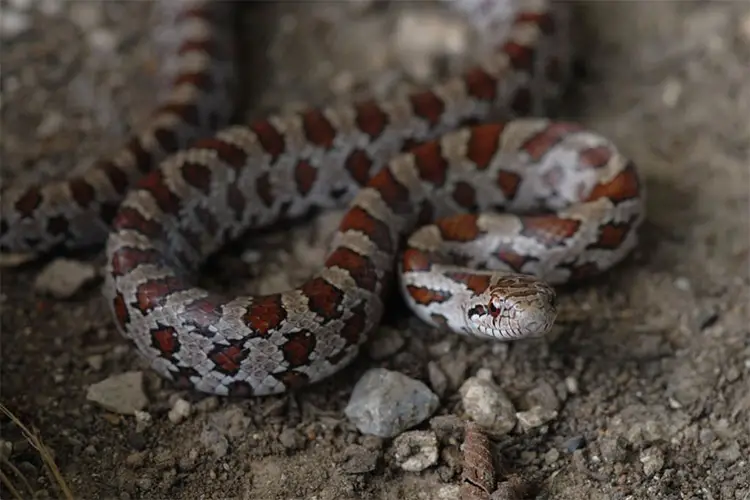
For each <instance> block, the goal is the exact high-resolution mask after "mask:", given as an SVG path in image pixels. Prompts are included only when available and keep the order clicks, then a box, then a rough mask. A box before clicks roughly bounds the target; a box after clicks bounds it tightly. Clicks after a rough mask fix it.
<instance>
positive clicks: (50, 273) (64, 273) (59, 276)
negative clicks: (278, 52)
mask: <svg viewBox="0 0 750 500" xmlns="http://www.w3.org/2000/svg"><path fill="white" fill-rule="evenodd" d="M96 276H97V272H96V268H95V267H94V266H92V265H91V264H87V263H85V262H79V261H77V260H72V259H65V258H62V259H55V260H53V261H52V262H50V263H49V264H48V265H47V266H46V267H45V268H44V269H42V271H41V272H40V273H39V274H38V275H37V277H36V279H35V280H34V289H35V290H36V291H37V292H39V293H45V294H49V295H52V296H53V297H55V298H58V299H67V298H70V297H72V296H73V295H75V294H76V293H77V292H78V291H79V290H80V289H81V288H82V287H83V286H84V285H85V284H87V283H89V282H90V281H92V280H93V279H94V278H96Z"/></svg>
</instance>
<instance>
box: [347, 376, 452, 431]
mask: <svg viewBox="0 0 750 500" xmlns="http://www.w3.org/2000/svg"><path fill="white" fill-rule="evenodd" d="M439 403H440V401H439V399H438V397H437V396H436V395H435V394H434V393H433V392H432V391H431V390H430V389H429V388H428V387H427V386H426V385H424V384H423V383H422V382H420V381H418V380H414V379H412V378H409V377H407V376H406V375H403V374H401V373H398V372H393V371H390V370H386V369H383V368H374V369H372V370H369V371H368V372H367V373H365V374H364V375H363V376H362V378H361V379H359V381H358V382H357V384H356V385H355V387H354V390H353V391H352V395H351V398H350V399H349V403H348V404H347V405H346V409H345V410H344V413H345V414H346V416H347V418H348V419H349V420H350V421H351V422H353V423H354V425H356V426H357V429H359V431H360V432H361V433H363V434H371V435H374V436H379V437H384V438H387V437H393V436H396V435H398V434H400V433H401V432H403V431H405V430H406V429H409V428H410V427H413V426H415V425H417V424H419V423H420V422H422V421H424V420H425V419H426V418H429V417H430V415H432V414H433V413H434V412H435V410H437V407H438V405H439Z"/></svg>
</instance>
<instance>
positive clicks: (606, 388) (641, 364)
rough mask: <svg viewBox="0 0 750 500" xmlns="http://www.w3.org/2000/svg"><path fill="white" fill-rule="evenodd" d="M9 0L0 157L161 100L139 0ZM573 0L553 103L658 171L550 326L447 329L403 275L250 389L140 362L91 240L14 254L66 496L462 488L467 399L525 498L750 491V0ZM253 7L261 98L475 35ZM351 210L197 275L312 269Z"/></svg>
mask: <svg viewBox="0 0 750 500" xmlns="http://www.w3.org/2000/svg"><path fill="white" fill-rule="evenodd" d="M0 6H2V9H3V15H2V16H0V34H2V43H3V45H2V53H1V54H0V64H1V67H2V94H1V95H0V99H1V106H2V113H3V115H2V116H3V123H2V124H3V136H2V141H3V142H2V166H3V182H4V183H7V182H9V181H10V180H13V181H14V182H18V181H24V180H28V179H30V178H39V177H47V176H52V175H60V174H61V173H64V172H67V171H70V170H71V169H73V168H80V167H82V166H85V165H87V164H88V163H90V162H91V161H92V160H93V159H94V158H96V156H97V155H99V154H101V153H103V152H106V151H109V150H111V149H112V148H113V147H115V146H117V145H118V144H119V143H120V141H121V140H122V138H123V137H124V135H125V134H126V133H127V132H128V130H129V127H130V126H131V125H133V124H138V123H139V122H140V121H142V120H143V119H144V118H145V117H146V116H147V113H148V111H149V109H150V108H151V106H153V105H154V103H155V96H156V93H155V92H154V88H159V82H160V78H159V76H160V73H161V71H160V70H161V66H160V64H161V59H160V57H159V52H158V50H157V51H154V50H153V47H154V46H155V45H156V46H158V43H159V37H158V36H156V35H157V34H158V33H159V30H158V29H156V28H155V27H156V26H158V23H156V22H155V21H154V19H153V18H152V17H151V16H150V12H151V9H150V8H149V5H147V4H145V3H139V2H101V3H99V2H83V1H81V2H59V1H53V0H39V1H36V2H35V1H32V0H23V1H22V0H14V1H10V0H7V1H4V2H2V1H0ZM573 8H574V9H575V10H574V12H575V14H576V15H575V18H576V21H577V26H578V29H577V30H576V31H575V39H576V40H577V43H578V46H579V48H580V58H581V61H582V62H583V70H584V71H581V72H580V73H581V74H580V76H579V79H578V82H577V88H576V91H575V92H574V93H573V95H571V96H569V98H568V101H567V104H566V111H565V115H566V116H567V117H569V118H573V119H576V120H579V121H581V122H583V123H584V124H586V125H588V126H590V127H593V128H595V129H597V130H599V131H601V132H602V133H604V134H606V135H607V136H609V137H611V138H612V139H613V140H614V141H615V142H616V143H617V144H618V145H619V146H620V147H621V149H622V150H624V151H625V152H626V153H627V154H628V155H629V156H631V157H632V158H633V159H634V160H635V161H636V162H637V164H638V165H639V168H640V169H641V171H642V175H643V178H644V181H645V184H646V186H647V189H648V193H649V201H648V220H647V223H646V225H645V227H644V230H643V237H642V242H641V245H640V247H639V249H638V251H637V252H636V255H634V256H633V258H632V259H630V260H629V261H628V262H627V263H626V264H625V265H623V266H621V267H619V268H618V269H617V270H615V271H613V272H612V273H609V274H608V275H607V276H605V277H602V278H601V279H600V280H597V281H596V282H595V283H593V284H591V285H588V286H586V287H582V288H577V289H575V290H564V291H563V292H561V302H562V313H561V316H560V320H559V325H558V327H557V328H556V330H555V332H554V334H553V335H551V336H550V337H549V338H547V339H545V340H543V341H539V342H529V343H519V344H514V345H509V346H506V345H498V344H489V345H488V344H485V343H480V342H471V341H467V340H463V339H457V338H454V337H453V336H443V335H438V334H436V333H434V332H431V331H429V330H428V329H426V328H424V327H423V326H422V325H420V324H419V322H418V321H415V320H413V319H410V318H409V315H408V313H406V312H405V311H404V310H403V308H402V307H401V306H400V304H399V303H398V301H397V300H396V301H394V305H393V307H395V308H397V309H398V311H399V313H398V314H394V315H392V316H393V317H392V318H389V321H388V324H386V325H384V326H383V328H382V329H381V331H380V332H379V334H378V336H377V338H376V339H375V340H374V341H373V342H372V343H371V344H370V345H368V346H367V349H365V353H364V354H363V355H362V356H361V357H360V359H359V360H358V361H357V362H356V363H355V364H354V365H353V366H352V367H351V368H349V369H347V370H346V371H344V372H343V373H341V374H340V375H339V376H337V377H335V378H334V379H332V380H331V381H329V382H326V383H323V384H320V385H318V386H315V387H313V388H310V389H308V390H305V391H304V392H303V393H301V394H296V395H291V396H279V397H271V398H264V399H253V400H242V401H234V400H231V401H229V400H224V399H221V400H220V399H216V398H201V397H199V396H197V395H196V394H192V393H187V392H180V391H177V390H176V389H174V388H173V387H170V386H169V384H166V383H164V382H163V381H161V380H160V379H158V378H157V377H156V376H155V375H154V374H153V373H151V372H150V371H147V370H145V371H144V370H143V366H142V365H141V364H140V363H139V361H138V360H137V358H136V355H135V354H134V352H133V349H132V348H131V347H130V346H129V345H128V344H127V343H126V342H125V341H124V340H123V339H121V338H120V337H119V336H118V335H117V333H116V332H115V329H114V327H113V324H112V321H111V319H110V317H109V314H108V312H107V311H106V309H105V308H104V307H103V301H102V299H101V297H100V294H99V290H98V280H99V279H100V278H99V277H100V273H101V265H102V256H101V255H99V254H96V253H94V254H89V255H74V256H67V257H68V260H60V259H55V258H52V259H49V260H45V261H35V262H31V263H26V264H24V265H21V266H17V265H11V264H13V263H12V262H10V261H7V260H6V261H5V265H6V267H4V268H3V271H2V278H3V279H2V295H1V296H0V301H1V303H2V306H3V307H2V366H1V368H0V369H1V374H2V398H1V401H2V403H4V404H5V405H6V406H7V407H8V408H10V409H11V410H12V411H13V412H14V413H15V414H16V415H18V416H19V417H20V418H21V419H22V420H23V421H24V422H26V423H27V424H30V425H33V426H35V427H36V428H37V429H39V432H40V434H41V436H42V437H43V439H44V440H45V442H46V443H47V444H48V445H49V446H50V448H51V449H52V450H53V451H54V454H55V457H56V460H57V464H58V466H59V468H60V470H61V471H62V473H63V475H64V476H65V478H66V479H67V481H68V483H69V484H70V486H71V488H72V489H73V491H74V492H75V495H76V498H119V499H134V498H185V499H198V498H205V499H219V498H221V499H225V498H238V499H239V498H258V499H269V500H270V499H298V498H299V499H302V498H310V499H312V498H316V499H319V500H328V499H334V498H335V499H350V498H371V499H375V498H383V499H386V498H444V499H449V498H456V493H457V487H458V484H459V481H460V474H461V469H462V457H461V451H460V445H461V442H462V440H463V431H462V425H461V422H462V420H466V419H467V418H468V417H472V418H474V419H475V420H483V421H484V422H485V423H486V424H487V425H488V426H489V427H491V428H492V429H493V432H494V436H493V440H492V443H493V444H492V450H493V453H494V455H495V457H496V458H497V459H498V460H499V461H500V462H501V463H502V464H503V470H502V471H501V477H500V480H501V481H507V480H510V481H511V482H512V483H513V484H522V485H523V486H524V487H525V490H526V491H525V494H526V496H527V497H529V498H556V499H558V498H559V499H580V498H590V499H599V498H601V499H605V498H607V499H608V498H623V499H624V498H633V499H640V498H644V499H645V498H670V499H671V498H685V499H688V498H690V499H693V498H694V499H737V500H741V499H747V498H750V479H748V478H750V437H748V436H750V390H749V388H750V329H749V327H748V316H749V313H750V311H748V304H749V303H750V294H749V293H748V290H750V288H749V287H748V284H749V279H748V258H749V257H750V254H749V249H750V243H749V239H750V236H749V235H748V218H749V213H748V202H749V200H748V191H749V190H748V188H749V187H750V178H749V175H748V173H749V172H750V169H749V168H748V165H750V147H749V146H748V145H749V144H750V121H749V120H748V117H749V116H750V72H748V68H750V7H748V4H746V3H743V2H687V1H686V2H619V3H613V2H587V3H580V4H573ZM246 10H247V13H246V14H245V21H244V22H245V26H246V29H245V30H244V33H243V46H244V47H246V48H247V51H246V52H247V53H246V54H244V59H245V68H247V70H246V75H245V79H246V82H247V84H246V88H247V97H248V100H249V106H248V111H247V114H248V115H249V116H254V115H262V114H264V113H266V112H268V111H269V110H274V109H279V108H282V109H287V110H288V109H294V108H296V107H299V106H300V103H304V102H325V101H327V100H330V99H335V98H348V97H350V96H351V95H352V94H360V93H370V92H372V93H375V94H378V95H380V94H387V93H388V92H392V91H394V90H397V89H398V88H400V87H401V86H403V85H406V84H422V83H426V82H430V81H432V80H434V79H436V78H438V77H439V76H440V75H441V74H443V72H445V71H450V70H451V68H454V66H455V65H460V64H462V63H463V62H465V60H466V57H465V55H466V54H469V53H472V47H473V43H474V41H473V40H472V37H471V33H470V31H468V30H467V27H466V25H465V24H463V23H461V22H460V21H459V20H456V19H455V18H454V17H451V16H448V15H446V12H445V11H444V10H443V9H442V8H440V7H439V6H435V5H432V4H429V3H405V2H404V3H401V2H398V3H397V5H390V6H387V7H386V8H382V7H378V6H374V5H372V4H371V3H370V2H367V1H360V2H354V3H352V4H346V3H317V2H303V3H280V4H276V5H272V4H257V5H254V6H253V7H251V8H248V9H246ZM415 47H417V48H415ZM405 82H406V83H405ZM339 216H340V214H337V213H334V214H330V215H325V216H322V217H320V218H318V219H316V220H315V221H312V222H311V223H309V224H305V225H300V226H299V227H295V228H294V229H293V230H291V232H290V233H286V234H283V235H280V234H269V235H264V236H262V237H261V238H255V239H253V240H249V241H247V242H246V245H244V250H239V249H237V248H233V249H229V250H227V251H225V252H222V253H221V255H219V256H218V257H216V258H215V259H213V261H212V262H211V263H210V264H209V266H210V269H211V272H210V273H207V275H209V276H210V279H207V281H206V282H207V283H208V284H209V285H210V286H212V287H216V288H220V289H225V290H231V291H244V292H247V291H258V290H263V291H266V290H278V289H280V288H281V289H283V288H285V287H287V286H290V285H294V284H296V283H299V281H300V280H301V279H303V278H304V277H305V276H306V275H308V274H309V273H311V272H312V269H314V268H315V266H317V265H319V264H320V262H321V261H322V258H323V253H324V249H325V242H326V238H327V235H328V234H330V231H331V229H332V227H333V225H334V224H335V222H336V220H337V217H339ZM261 263H262V264H261ZM243 276H244V277H247V278H248V279H247V280H242V279H238V277H243ZM251 278H252V279H251ZM230 281H231V282H230ZM372 369H376V370H375V371H372ZM365 374H366V376H365V377H364V378H363V376H364V375H365ZM358 381H359V382H358ZM368 382H369V384H370V385H374V386H375V388H376V389H378V390H379V394H377V395H376V396H377V397H379V398H381V399H377V398H376V399H370V400H369V403H370V404H372V402H373V401H375V402H379V406H378V409H379V410H380V411H383V412H385V413H386V415H383V416H382V417H383V419H384V421H383V422H381V423H380V424H379V425H380V427H378V430H376V432H379V433H381V434H389V435H398V437H396V438H395V439H391V438H390V437H387V438H383V437H376V436H371V435H364V434H363V433H362V432H360V430H358V428H357V425H360V428H361V426H362V424H361V421H360V420H358V417H357V405H356V404H353V403H351V404H350V398H353V399H354V400H355V401H360V400H359V399H358V397H359V396H360V395H361V393H362V392H363V391H364V389H363V386H364V385H367V384H368ZM355 386H356V390H355ZM389 387H391V388H392V389H393V390H390V391H387V390H385V388H389ZM369 397H370V398H373V397H374V396H373V395H372V394H370V395H369ZM395 401H400V402H401V403H403V404H406V405H407V406H408V405H410V404H411V405H415V408H416V410H419V411H416V410H415V411H416V413H419V412H420V411H421V412H422V413H424V414H423V415H417V416H418V417H422V418H420V420H424V421H423V422H422V423H421V424H419V425H418V426H417V427H416V428H415V429H416V430H415V431H411V432H404V430H405V429H404V428H403V426H398V425H396V424H393V423H392V422H391V423H390V424H389V423H388V422H387V419H388V418H389V415H388V413H389V412H392V411H396V410H395V409H394V408H395V406H396V405H395ZM364 403H365V404H367V403H368V401H365V402H364ZM391 416H392V415H391ZM3 424H4V425H3V431H2V433H3V436H2V439H3V441H2V444H3V447H2V450H0V452H1V453H2V457H3V462H2V463H3V467H2V470H3V471H4V472H5V473H6V474H11V473H10V472H8V469H6V465H5V464H7V463H11V464H13V465H15V467H16V468H17V469H18V470H19V471H21V473H22V474H23V475H24V476H25V477H26V478H27V480H28V481H29V482H30V485H31V486H32V488H33V489H35V490H37V491H38V492H39V495H40V497H44V496H45V495H48V496H53V497H54V496H56V495H57V493H56V492H55V490H54V488H53V487H52V486H51V485H50V481H49V480H48V478H47V477H46V476H45V474H44V472H43V470H42V464H41V461H40V459H39V457H38V455H37V453H35V450H34V449H33V448H31V447H30V446H29V445H28V444H27V443H26V441H25V440H24V439H23V435H22V434H21V433H20V432H19V430H18V429H17V428H15V427H14V426H13V425H10V424H8V423H7V422H6V421H3ZM389 426H390V427H389ZM370 430H372V429H370ZM11 476H12V474H11ZM507 484H510V483H506V485H507ZM2 496H3V498H6V492H3V494H2ZM506 497H507V498H512V495H510V496H509V495H506Z"/></svg>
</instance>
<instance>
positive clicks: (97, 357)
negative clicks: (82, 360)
mask: <svg viewBox="0 0 750 500" xmlns="http://www.w3.org/2000/svg"><path fill="white" fill-rule="evenodd" d="M86 363H88V365H89V366H90V367H91V369H92V370H94V371H95V372H98V371H100V370H101V369H102V367H103V366H104V356H102V355H101V354H92V355H91V356H89V357H87V358H86Z"/></svg>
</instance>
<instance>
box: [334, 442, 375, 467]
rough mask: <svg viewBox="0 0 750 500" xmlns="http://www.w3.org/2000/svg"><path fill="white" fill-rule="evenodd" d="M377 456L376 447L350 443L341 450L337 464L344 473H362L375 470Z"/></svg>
mask: <svg viewBox="0 0 750 500" xmlns="http://www.w3.org/2000/svg"><path fill="white" fill-rule="evenodd" d="M379 458H380V451H379V450H378V449H372V448H369V447H367V446H362V445H359V444H350V445H349V446H347V447H346V448H345V449H344V451H343V452H341V456H340V458H339V464H338V465H339V468H340V470H341V471H342V472H343V473H344V474H364V473H366V472H372V471H374V470H375V467H376V466H377V464H378V459H379Z"/></svg>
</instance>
